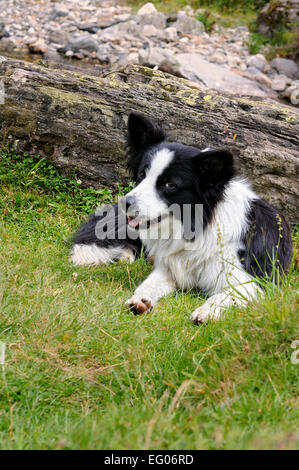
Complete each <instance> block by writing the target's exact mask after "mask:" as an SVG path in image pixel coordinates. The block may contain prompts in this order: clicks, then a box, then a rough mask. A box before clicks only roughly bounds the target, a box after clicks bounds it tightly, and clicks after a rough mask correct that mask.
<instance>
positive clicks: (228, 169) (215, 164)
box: [195, 149, 235, 186]
mask: <svg viewBox="0 0 299 470" xmlns="http://www.w3.org/2000/svg"><path fill="white" fill-rule="evenodd" d="M233 160H234V159H233V155H232V153H231V152H230V151H229V150H227V149H218V150H206V151H204V152H200V153H199V154H198V156H197V157H196V158H195V168H196V174H197V175H198V176H199V178H200V180H201V182H202V183H203V184H204V185H206V186H211V185H215V184H225V183H227V182H228V181H229V180H230V179H231V178H232V177H233V176H234V174H235V170H234V161H233Z"/></svg>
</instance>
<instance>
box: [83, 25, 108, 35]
mask: <svg viewBox="0 0 299 470" xmlns="http://www.w3.org/2000/svg"><path fill="white" fill-rule="evenodd" d="M109 26H110V25H109ZM77 28H78V29H80V31H86V32H88V33H91V34H95V33H97V32H98V30H99V29H100V26H99V25H98V24H97V23H83V24H80V25H77Z"/></svg>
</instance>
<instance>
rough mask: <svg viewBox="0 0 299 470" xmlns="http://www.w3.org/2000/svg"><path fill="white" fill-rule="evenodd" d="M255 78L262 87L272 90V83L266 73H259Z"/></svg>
mask: <svg viewBox="0 0 299 470" xmlns="http://www.w3.org/2000/svg"><path fill="white" fill-rule="evenodd" d="M254 78H255V80H257V81H258V82H259V83H261V84H262V85H266V86H267V87H268V88H272V81H271V80H270V78H269V77H267V75H265V74H264V73H262V72H259V73H258V74H257V75H255V76H254Z"/></svg>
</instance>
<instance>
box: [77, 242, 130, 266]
mask: <svg viewBox="0 0 299 470" xmlns="http://www.w3.org/2000/svg"><path fill="white" fill-rule="evenodd" d="M116 259H119V260H121V261H128V262H130V263H132V262H133V261H134V259H135V256H134V253H133V251H132V250H131V249H130V248H125V249H124V248H122V247H120V246H118V247H111V248H102V247H100V246H98V245H96V244H95V243H93V244H91V245H85V244H81V243H76V244H75V245H74V246H73V248H72V250H71V254H70V261H71V262H72V263H73V264H74V265H75V266H79V265H97V264H108V263H112V262H113V261H114V260H116Z"/></svg>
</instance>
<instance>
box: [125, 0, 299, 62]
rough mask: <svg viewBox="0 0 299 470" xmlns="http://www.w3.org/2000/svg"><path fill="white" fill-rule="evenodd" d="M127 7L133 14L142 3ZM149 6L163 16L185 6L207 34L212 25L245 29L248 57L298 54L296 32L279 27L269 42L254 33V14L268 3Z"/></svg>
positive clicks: (134, 0)
mask: <svg viewBox="0 0 299 470" xmlns="http://www.w3.org/2000/svg"><path fill="white" fill-rule="evenodd" d="M127 3H129V4H130V5H132V7H133V11H137V10H138V9H139V8H140V7H141V6H142V5H144V0H128V2H127ZM152 3H153V4H154V5H155V6H156V8H157V9H158V10H159V11H164V12H175V11H178V10H180V9H182V8H184V7H185V6H187V5H189V6H191V7H192V8H193V9H194V10H195V11H197V10H198V12H197V15H196V18H197V19H198V20H199V21H201V22H202V23H203V24H204V26H205V29H206V31H207V32H208V33H211V32H212V31H213V27H214V25H215V23H216V24H217V25H218V26H220V27H223V28H235V27H237V26H247V27H248V28H249V30H250V37H249V40H248V41H247V43H246V45H247V47H248V49H249V52H250V54H258V53H263V54H264V55H265V56H266V58H267V59H268V60H271V59H273V58H274V57H276V56H282V57H295V56H296V54H297V52H298V32H297V31H296V28H295V29H294V30H292V29H290V28H289V27H288V26H287V25H285V24H281V27H280V30H276V31H274V32H273V34H272V37H271V38H268V37H266V36H264V35H262V34H260V33H257V32H255V28H256V19H257V15H258V12H259V11H260V10H261V8H262V7H263V6H264V5H265V4H266V3H268V0H249V1H240V0H213V1H212V2H211V1H208V0H168V1H166V2H165V1H164V2H163V1H161V0H152ZM297 26H298V25H297Z"/></svg>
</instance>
